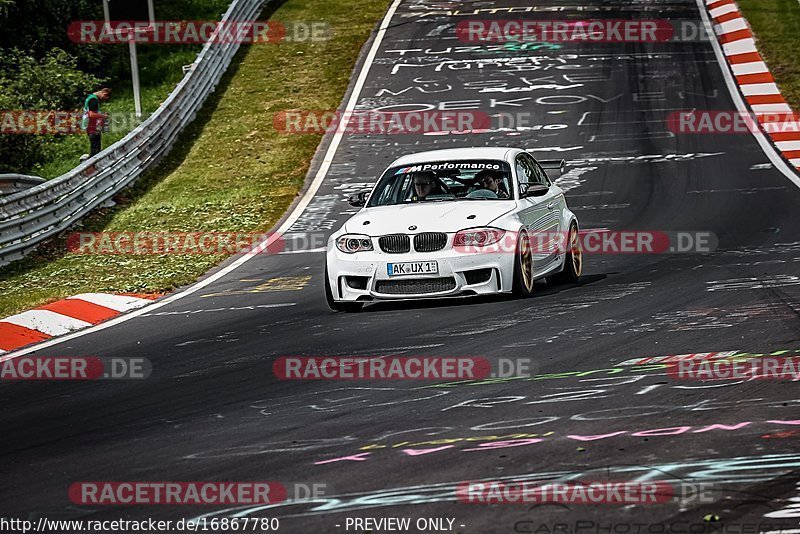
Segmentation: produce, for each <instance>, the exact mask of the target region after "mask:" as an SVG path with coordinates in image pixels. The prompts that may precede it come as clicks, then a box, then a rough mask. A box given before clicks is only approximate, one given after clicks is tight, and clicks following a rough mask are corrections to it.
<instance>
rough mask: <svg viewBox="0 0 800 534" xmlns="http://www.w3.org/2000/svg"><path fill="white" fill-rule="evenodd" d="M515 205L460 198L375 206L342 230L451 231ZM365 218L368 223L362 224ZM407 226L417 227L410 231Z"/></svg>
mask: <svg viewBox="0 0 800 534" xmlns="http://www.w3.org/2000/svg"><path fill="white" fill-rule="evenodd" d="M515 205H516V203H515V202H513V201H508V200H505V201H487V200H460V201H445V202H427V203H417V204H403V205H396V206H378V207H374V208H367V209H364V210H361V211H360V212H359V213H358V214H357V215H355V216H353V218H351V219H350V220H349V221H347V223H346V224H345V231H346V232H347V233H354V234H367V235H369V236H381V235H386V234H405V233H409V232H410V233H419V232H447V233H453V232H457V231H459V230H463V229H464V228H474V227H476V226H485V225H488V224H489V223H491V222H492V221H494V220H495V219H497V218H498V217H500V216H502V215H505V214H506V213H509V212H511V211H513V210H514V207H515ZM471 216H473V217H472V218H469V217H471ZM367 221H369V224H364V223H365V222H367ZM410 226H416V228H415V229H414V230H409V227H410Z"/></svg>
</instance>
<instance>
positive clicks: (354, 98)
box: [0, 0, 401, 362]
mask: <svg viewBox="0 0 800 534" xmlns="http://www.w3.org/2000/svg"><path fill="white" fill-rule="evenodd" d="M400 2H401V0H394V1H393V2H392V5H391V6H390V7H389V10H388V11H387V12H386V15H385V16H384V18H383V20H382V21H381V25H380V28H379V29H378V32H377V34H376V35H375V40H374V41H373V42H372V46H371V47H370V50H369V53H368V54H367V57H366V59H365V60H364V64H363V65H362V66H361V71H360V72H359V74H358V79H357V80H356V84H355V85H354V86H353V92H352V94H351V95H350V99H349V100H348V101H347V105H346V106H345V110H344V111H345V112H352V111H353V110H355V107H356V104H357V103H358V98H359V97H360V96H361V90H362V89H363V88H364V84H365V83H366V81H367V75H368V74H369V70H370V67H371V66H372V63H373V61H374V60H375V56H376V55H377V53H378V49H379V48H380V46H381V42H382V41H383V37H384V35H385V34H386V30H387V28H388V27H389V23H390V22H391V20H392V17H393V16H394V13H395V11H396V10H397V7H398V6H399V5H400ZM343 136H344V131H338V130H337V131H336V132H335V133H334V135H333V139H331V144H330V146H329V147H328V150H327V151H326V152H325V156H324V158H323V160H322V164H321V165H320V167H319V170H317V174H316V175H315V176H314V180H313V181H312V182H311V185H310V186H309V188H308V190H307V191H306V193H305V195H303V198H302V199H301V200H300V202H299V203H298V204H297V206H295V208H294V210H293V211H292V213H291V214H290V215H289V217H287V219H286V220H285V221H284V222H283V224H282V225H281V226H280V228H278V229H277V230H276V231H275V232H274V233H273V234H271V235H270V236H269V237H268V238H267V239H266V240H264V241H262V242H261V243H259V244H258V245H257V246H256V247H255V248H254V249H253V251H252V252H249V253H247V254H244V255H243V256H241V257H240V258H238V259H237V260H236V261H234V262H233V263H231V264H230V265H228V266H227V267H225V268H224V269H221V270H220V271H218V272H216V273H214V274H213V275H211V276H209V277H208V278H206V279H204V280H202V281H200V282H197V283H196V284H194V285H192V286H190V287H188V288H186V289H185V290H184V291H181V292H180V293H176V294H174V295H171V296H169V297H166V298H164V299H162V300H159V301H157V302H154V303H153V304H150V305H149V306H145V307H144V308H140V309H138V310H136V311H133V312H131V313H128V314H125V315H120V316H119V317H117V318H115V319H111V320H110V321H107V322H105V323H100V324H98V325H96V326H93V327H91V328H87V329H85V330H80V331H78V332H74V333H72V334H69V335H66V336H63V337H58V338H54V339H51V340H48V341H43V342H41V343H38V344H36V345H32V346H30V347H27V348H24V349H20V350H17V351H13V352H9V353H7V354H4V355H3V356H0V362H4V361H6V360H11V359H13V358H18V357H20V356H24V355H25V354H29V353H31V352H35V351H39V350H42V349H46V348H47V347H52V346H53V345H58V344H59V343H63V342H65V341H69V340H72V339H75V338H78V337H81V336H85V335H88V334H93V333H95V332H99V331H100V330H104V329H106V328H111V327H112V326H116V325H118V324H120V323H124V322H125V321H129V320H131V319H133V318H134V317H139V316H141V315H144V314H151V313H152V312H153V311H154V310H156V309H158V308H161V307H163V306H166V305H167V304H172V303H173V302H175V301H177V300H180V299H182V298H184V297H186V296H188V295H191V294H192V293H196V292H197V291H199V290H201V289H203V288H204V287H206V286H208V285H210V284H213V283H214V282H216V281H217V280H219V279H220V278H222V277H223V276H225V275H227V274H230V273H231V272H233V271H235V270H236V269H238V268H239V267H241V266H242V265H244V264H245V263H246V262H247V261H248V260H250V258H252V257H254V256H256V255H257V254H258V253H259V252H261V251H263V250H265V249H266V248H267V247H269V246H270V245H272V243H274V242H275V241H277V240H278V239H280V238H281V236H283V234H285V233H286V231H287V230H288V229H289V228H290V227H291V226H292V225H293V224H294V223H295V222H296V221H297V219H299V218H300V216H301V215H302V214H303V211H305V209H306V207H308V204H309V203H310V202H311V199H312V198H314V195H315V194H316V193H317V191H318V190H319V188H320V186H321V185H322V182H323V180H324V179H325V175H326V174H327V173H328V170H329V169H330V166H331V163H332V162H333V157H334V156H335V155H336V150H337V149H338V148H339V143H341V141H342V137H343Z"/></svg>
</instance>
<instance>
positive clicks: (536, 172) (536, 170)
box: [524, 154, 551, 187]
mask: <svg viewBox="0 0 800 534" xmlns="http://www.w3.org/2000/svg"><path fill="white" fill-rule="evenodd" d="M524 157H525V159H527V160H529V163H530V165H531V166H532V167H533V176H534V178H533V179H532V180H531V182H535V183H537V184H542V185H546V186H547V187H550V185H551V184H550V179H549V178H548V177H547V173H546V172H544V169H542V166H541V165H539V163H537V162H536V160H535V159H533V158H532V157H531V156H528V155H527V154H525V155H524Z"/></svg>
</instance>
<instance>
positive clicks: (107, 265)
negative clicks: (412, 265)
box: [0, 0, 387, 317]
mask: <svg viewBox="0 0 800 534" xmlns="http://www.w3.org/2000/svg"><path fill="white" fill-rule="evenodd" d="M386 8H387V2H386V0H350V1H348V2H331V1H330V0H288V1H286V2H285V3H283V4H281V5H280V6H279V7H278V8H277V9H275V11H274V13H272V14H271V16H269V18H272V19H274V20H280V21H309V22H311V21H325V22H327V23H328V24H329V25H330V27H331V28H332V30H333V36H332V37H331V39H330V40H328V41H324V42H313V43H288V42H287V43H280V44H260V45H252V46H249V47H246V48H243V49H242V50H240V52H239V54H238V55H237V58H236V59H235V61H234V64H233V65H232V66H231V69H230V70H229V72H228V73H227V74H226V76H225V79H224V80H223V82H222V83H221V84H220V86H219V87H218V88H217V93H215V94H214V95H213V96H212V97H211V98H210V99H209V100H208V101H207V102H206V105H205V106H204V108H203V111H202V112H201V113H200V114H199V115H198V117H197V119H196V120H195V121H194V122H193V123H192V124H191V125H190V126H189V127H188V128H187V129H186V130H185V131H184V132H183V134H182V135H181V138H180V140H179V142H178V144H177V145H176V146H175V147H174V148H173V150H172V152H171V153H170V154H169V155H168V156H167V157H166V158H165V159H164V160H163V161H162V162H161V164H160V166H159V168H158V169H155V170H153V171H151V172H150V173H148V175H147V176H145V177H143V178H142V179H141V180H140V181H139V182H138V183H137V184H136V185H135V186H134V187H133V188H131V189H129V190H127V191H125V192H124V193H123V194H122V195H120V196H119V197H118V198H116V199H115V200H116V202H117V204H118V205H117V206H116V207H114V208H112V209H107V210H99V211H98V212H96V213H95V214H93V215H92V216H91V217H89V218H87V219H86V220H85V221H84V223H83V228H82V229H81V231H93V232H97V231H105V232H123V231H153V232H161V231H191V232H203V231H208V232H226V231H236V232H255V231H265V230H267V229H269V228H270V227H271V226H272V225H273V224H274V223H275V222H276V221H277V220H278V219H279V218H280V217H281V215H282V214H283V213H284V212H285V210H286V209H287V208H288V206H289V205H290V204H291V202H292V200H293V199H294V198H295V196H296V195H297V193H298V191H299V190H300V188H301V187H302V185H303V181H304V179H305V175H306V172H307V171H308V168H309V164H310V162H311V158H312V157H313V155H314V151H315V150H316V147H317V145H318V144H319V142H320V140H321V135H284V134H281V133H279V132H278V131H276V130H275V128H274V127H273V126H272V118H273V114H275V113H277V112H279V111H283V110H286V109H336V108H337V107H338V106H339V104H340V102H341V100H342V97H343V95H344V92H345V90H346V88H347V84H348V82H349V80H350V74H351V71H352V69H353V66H354V64H355V60H356V58H357V56H358V53H359V50H360V49H361V47H362V45H363V44H364V42H365V41H366V39H367V38H368V36H369V34H370V32H371V30H372V28H373V27H374V26H375V24H376V22H377V21H378V20H379V19H380V18H381V16H382V15H383V13H384V11H385V10H386ZM267 9H269V5H268V6H267ZM268 15H269V14H268V13H266V12H265V14H264V15H262V17H263V18H266V17H267V16H268ZM222 259H224V256H221V255H216V256H212V255H208V256H200V255H193V256H188V255H187V256H184V255H163V256H133V255H130V256H128V255H125V256H122V255H80V254H75V253H69V252H65V246H64V243H63V242H53V243H50V244H48V245H46V246H45V247H42V248H40V249H39V250H38V251H37V252H36V253H34V254H33V255H31V256H29V257H27V258H25V259H23V260H20V261H18V262H15V263H13V264H11V265H8V266H6V267H4V268H2V269H0V317H4V316H7V315H9V314H13V313H18V312H20V311H23V310H26V309H30V308H32V307H35V306H38V305H41V304H44V303H46V302H49V301H53V300H57V299H60V298H64V297H67V296H70V295H74V294H76V293H81V292H92V291H103V292H135V293H155V292H165V291H169V290H171V289H174V288H176V287H178V286H181V285H184V284H187V283H190V282H192V281H193V280H195V279H196V278H197V277H198V276H200V275H201V274H203V273H204V272H206V271H207V270H208V269H210V268H211V267H213V266H214V265H216V264H217V263H219V262H220V261H221V260H222Z"/></svg>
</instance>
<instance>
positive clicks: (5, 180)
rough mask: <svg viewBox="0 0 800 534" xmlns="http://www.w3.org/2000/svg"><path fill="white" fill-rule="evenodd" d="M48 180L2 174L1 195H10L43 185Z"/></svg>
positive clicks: (24, 175) (0, 177) (25, 175)
mask: <svg viewBox="0 0 800 534" xmlns="http://www.w3.org/2000/svg"><path fill="white" fill-rule="evenodd" d="M45 181H46V180H45V179H44V178H39V177H38V176H28V175H27V174H0V195H10V194H12V193H18V192H19V191H24V190H25V189H29V188H31V187H33V186H36V185H39V184H43V183H44V182H45Z"/></svg>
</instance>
